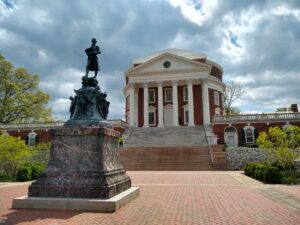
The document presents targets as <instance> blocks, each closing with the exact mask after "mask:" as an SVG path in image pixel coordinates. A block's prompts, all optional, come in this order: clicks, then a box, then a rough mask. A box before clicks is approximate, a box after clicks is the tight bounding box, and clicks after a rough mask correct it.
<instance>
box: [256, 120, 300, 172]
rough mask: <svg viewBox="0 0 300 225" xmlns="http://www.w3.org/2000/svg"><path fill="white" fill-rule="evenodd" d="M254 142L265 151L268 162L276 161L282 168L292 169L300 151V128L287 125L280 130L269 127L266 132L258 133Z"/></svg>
mask: <svg viewBox="0 0 300 225" xmlns="http://www.w3.org/2000/svg"><path fill="white" fill-rule="evenodd" d="M256 143H257V144H258V146H259V148H261V149H264V150H265V151H266V152H267V156H268V163H269V164H274V163H278V164H279V166H281V167H282V168H283V169H292V167H293V164H294V160H295V159H296V158H297V157H299V152H300V128H299V127H297V126H289V127H287V129H286V130H281V129H280V128H279V127H270V128H269V131H268V133H267V132H261V133H260V134H259V137H258V139H257V141H256Z"/></svg>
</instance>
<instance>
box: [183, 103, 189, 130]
mask: <svg viewBox="0 0 300 225" xmlns="http://www.w3.org/2000/svg"><path fill="white" fill-rule="evenodd" d="M182 107H183V124H184V125H188V124H189V123H188V122H186V116H185V115H186V112H189V105H188V104H186V105H184V106H182Z"/></svg>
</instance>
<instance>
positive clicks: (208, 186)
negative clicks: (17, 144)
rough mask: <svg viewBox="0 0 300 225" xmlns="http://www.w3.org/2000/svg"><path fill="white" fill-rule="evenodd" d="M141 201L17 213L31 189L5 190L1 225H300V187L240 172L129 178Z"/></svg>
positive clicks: (154, 174) (0, 205)
mask: <svg viewBox="0 0 300 225" xmlns="http://www.w3.org/2000/svg"><path fill="white" fill-rule="evenodd" d="M128 174H129V176H130V177H131V178H132V181H133V186H139V187H140V196H139V197H138V198H136V199H135V200H133V201H132V202H130V203H129V204H127V205H126V206H125V207H123V208H121V209H120V210H118V211H117V212H115V213H113V214H109V213H106V214H105V213H88V212H65V211H45V210H12V209H10V208H11V202H12V199H13V198H14V197H19V196H23V195H26V193H27V187H28V184H24V185H15V186H11V185H10V186H7V185H0V225H2V224H51V225H58V224H107V225H114V224H120V225H127V224H128V225H129V224H130V225H134V224H137V225H143V224H148V225H158V224H159V225H160V224H170V225H177V224H184V225H188V224H193V225H196V224H213V225H223V224H229V225H235V224H236V225H243V224H266V225H269V224H272V225H277V224H278V225H289V224H295V225H296V224H297V225H299V224H300V186H283V185H264V184H262V183H260V182H257V181H255V180H252V179H250V178H248V177H246V176H244V175H243V174H241V173H240V172H204V171H203V172H128Z"/></svg>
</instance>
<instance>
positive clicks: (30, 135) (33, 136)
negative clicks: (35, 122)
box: [28, 131, 37, 147]
mask: <svg viewBox="0 0 300 225" xmlns="http://www.w3.org/2000/svg"><path fill="white" fill-rule="evenodd" d="M36 136H37V134H36V133H35V132H34V131H31V132H30V133H29V134H28V146H30V147H33V146H35V145H36ZM31 139H32V140H33V144H32V143H31V141H30V140H31Z"/></svg>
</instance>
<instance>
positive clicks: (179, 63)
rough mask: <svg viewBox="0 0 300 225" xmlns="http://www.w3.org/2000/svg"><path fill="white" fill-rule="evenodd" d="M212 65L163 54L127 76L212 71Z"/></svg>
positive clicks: (166, 53)
mask: <svg viewBox="0 0 300 225" xmlns="http://www.w3.org/2000/svg"><path fill="white" fill-rule="evenodd" d="M210 67H211V66H210V65H208V64H206V63H202V62H198V61H195V60H192V59H188V58H184V57H182V56H178V55H175V54H172V53H168V52H165V53H162V54H161V55H158V56H156V57H155V58H152V59H150V60H149V61H146V62H144V63H142V64H140V65H137V66H135V67H133V68H130V69H129V70H128V71H127V72H126V74H138V73H140V74H142V73H151V72H153V73H156V72H168V71H180V70H196V69H205V68H206V69H210Z"/></svg>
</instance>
